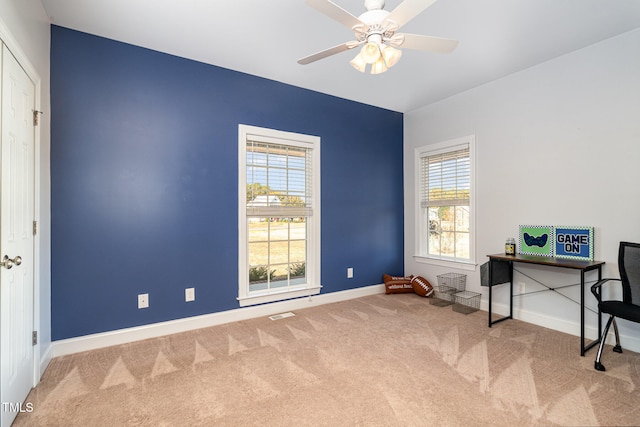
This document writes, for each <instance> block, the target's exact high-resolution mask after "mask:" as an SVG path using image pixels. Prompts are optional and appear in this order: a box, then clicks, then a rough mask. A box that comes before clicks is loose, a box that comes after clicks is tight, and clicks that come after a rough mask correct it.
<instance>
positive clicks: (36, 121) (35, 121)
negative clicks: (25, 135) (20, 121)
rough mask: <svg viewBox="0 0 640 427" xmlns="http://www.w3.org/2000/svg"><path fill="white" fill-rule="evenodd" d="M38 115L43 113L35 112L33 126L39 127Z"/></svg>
mask: <svg viewBox="0 0 640 427" xmlns="http://www.w3.org/2000/svg"><path fill="white" fill-rule="evenodd" d="M38 114H42V111H38V110H33V125H34V126H38Z"/></svg>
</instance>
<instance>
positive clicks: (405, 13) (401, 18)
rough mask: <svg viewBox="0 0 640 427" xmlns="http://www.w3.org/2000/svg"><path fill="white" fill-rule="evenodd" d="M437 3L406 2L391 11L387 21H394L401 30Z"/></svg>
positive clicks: (426, 1)
mask: <svg viewBox="0 0 640 427" xmlns="http://www.w3.org/2000/svg"><path fill="white" fill-rule="evenodd" d="M435 2H436V0H404V1H403V2H402V3H400V4H399V5H398V6H397V7H396V8H395V9H393V10H392V11H391V13H390V14H389V16H387V19H385V21H393V23H395V24H396V25H397V26H398V28H400V27H402V26H403V25H404V24H406V23H407V22H409V21H411V20H412V19H413V18H415V17H416V16H418V15H419V14H420V13H421V12H422V11H423V10H425V9H426V8H428V7H429V6H431V5H432V4H434V3H435Z"/></svg>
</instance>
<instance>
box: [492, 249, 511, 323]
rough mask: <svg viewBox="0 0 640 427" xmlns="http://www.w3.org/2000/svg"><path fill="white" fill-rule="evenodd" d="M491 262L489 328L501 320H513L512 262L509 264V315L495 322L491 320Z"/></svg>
mask: <svg viewBox="0 0 640 427" xmlns="http://www.w3.org/2000/svg"><path fill="white" fill-rule="evenodd" d="M492 262H493V260H491V261H489V327H491V325H493V324H495V323H498V322H502V321H503V320H507V319H513V262H509V268H510V270H509V315H508V316H504V317H501V318H499V319H496V320H492V318H491V317H492V314H491V305H492V301H493V294H492V293H493V285H492V283H493V274H492V272H491V270H493V265H492V264H491V263H492Z"/></svg>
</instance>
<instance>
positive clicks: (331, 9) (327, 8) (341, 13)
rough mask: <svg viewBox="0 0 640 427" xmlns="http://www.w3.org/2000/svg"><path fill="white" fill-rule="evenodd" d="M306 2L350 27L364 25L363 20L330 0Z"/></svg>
mask: <svg viewBox="0 0 640 427" xmlns="http://www.w3.org/2000/svg"><path fill="white" fill-rule="evenodd" d="M306 3H307V4H308V5H309V6H311V7H312V8H314V9H315V10H317V11H318V12H321V13H324V14H325V15H327V16H328V17H329V18H331V19H334V20H336V21H338V22H339V23H341V24H342V25H344V26H346V27H348V28H349V29H352V28H353V27H355V26H356V25H363V24H362V21H360V20H359V19H358V18H356V17H355V16H353V15H352V14H350V13H349V12H347V11H346V10H344V9H343V8H341V7H340V6H338V5H337V4H335V3H333V2H332V1H330V0H306Z"/></svg>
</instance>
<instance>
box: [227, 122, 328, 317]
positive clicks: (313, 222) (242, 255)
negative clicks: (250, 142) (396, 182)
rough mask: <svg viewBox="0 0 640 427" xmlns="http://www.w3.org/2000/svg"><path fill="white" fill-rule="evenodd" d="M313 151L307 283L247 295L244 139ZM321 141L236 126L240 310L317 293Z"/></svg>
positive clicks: (245, 147) (246, 126) (318, 288)
mask: <svg viewBox="0 0 640 427" xmlns="http://www.w3.org/2000/svg"><path fill="white" fill-rule="evenodd" d="M248 138H251V139H258V140H261V141H264V142H268V143H277V144H283V145H292V146H298V147H306V148H311V149H312V166H311V167H312V183H311V185H312V187H311V197H312V200H313V201H312V206H313V213H312V215H310V216H308V217H307V262H306V274H307V282H306V283H305V284H301V285H299V286H295V287H290V288H287V289H270V290H265V291H254V292H250V291H249V275H248V271H249V259H248V232H247V224H248V221H247V202H246V197H247V196H246V193H247V185H246V184H247V139H248ZM320 199H321V198H320V137H318V136H313V135H305V134H299V133H293V132H285V131H279V130H274V129H268V128H261V127H256V126H249V125H244V124H239V125H238V297H237V299H238V302H239V303H240V306H241V307H245V306H249V305H255V304H264V303H268V302H275V301H282V300H286V299H291V298H298V297H305V296H311V295H317V294H319V293H320V289H321V288H322V285H321V284H320V267H321V264H320V253H321V246H320V224H321V221H320V212H321V209H320Z"/></svg>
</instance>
